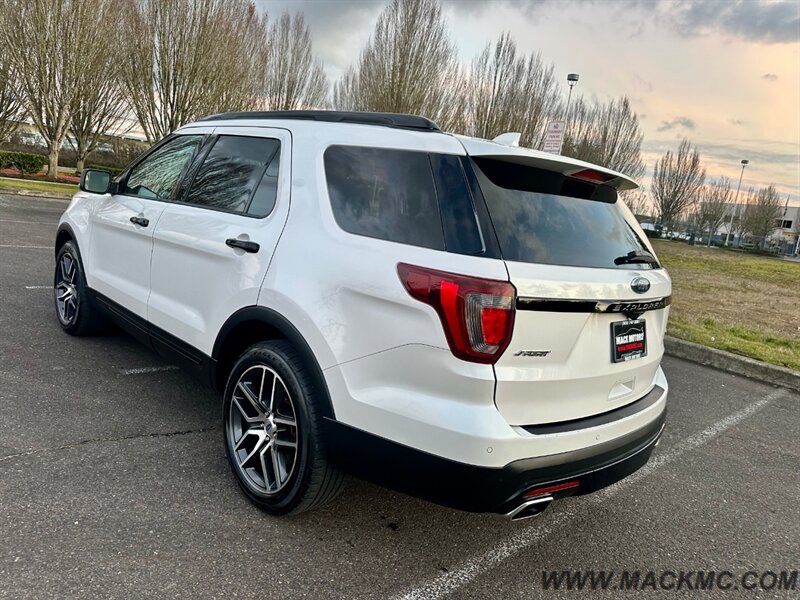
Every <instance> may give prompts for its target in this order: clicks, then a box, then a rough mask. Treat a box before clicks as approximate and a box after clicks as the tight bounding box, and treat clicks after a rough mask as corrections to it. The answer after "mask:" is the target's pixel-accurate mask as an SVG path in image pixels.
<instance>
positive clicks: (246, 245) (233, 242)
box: [225, 238, 261, 253]
mask: <svg viewBox="0 0 800 600" xmlns="http://www.w3.org/2000/svg"><path fill="white" fill-rule="evenodd" d="M225 243H226V244H227V245H228V246H230V247H231V248H239V250H244V251H245V252H254V253H255V252H258V251H259V249H260V248H261V246H259V245H258V244H256V243H255V242H248V241H246V240H240V239H237V238H228V239H227V240H225Z"/></svg>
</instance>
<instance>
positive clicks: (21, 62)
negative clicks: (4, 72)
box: [0, 0, 105, 178]
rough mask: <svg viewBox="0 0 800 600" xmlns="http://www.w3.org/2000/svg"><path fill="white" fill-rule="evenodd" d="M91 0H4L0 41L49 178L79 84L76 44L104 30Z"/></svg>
mask: <svg viewBox="0 0 800 600" xmlns="http://www.w3.org/2000/svg"><path fill="white" fill-rule="evenodd" d="M95 4H96V3H95V2H93V1H86V0H36V1H35V2H33V1H30V0H3V4H2V10H0V46H2V48H3V53H5V54H6V55H7V57H8V59H9V60H10V62H11V64H12V69H13V71H14V73H15V74H16V82H17V85H18V87H17V95H18V97H19V99H20V101H21V102H22V104H23V106H24V107H25V109H26V112H27V114H28V115H29V116H30V118H31V120H32V121H33V124H34V126H35V127H36V129H37V130H38V131H39V133H40V134H41V136H42V137H43V138H44V140H45V143H46V144H47V148H48V151H49V166H48V170H47V175H48V177H51V178H54V177H56V175H57V174H58V154H59V150H60V148H61V143H62V141H63V140H64V136H65V135H66V133H67V129H68V127H69V117H70V110H71V108H72V105H73V101H74V99H75V94H76V92H77V89H78V87H79V85H80V81H81V72H82V68H83V64H82V56H81V53H80V52H79V51H76V49H78V48H80V47H82V45H84V43H86V41H87V40H89V41H91V40H93V39H95V38H97V37H99V36H102V35H103V34H104V31H103V27H105V24H104V23H101V22H100V19H98V18H97V14H96V6H95Z"/></svg>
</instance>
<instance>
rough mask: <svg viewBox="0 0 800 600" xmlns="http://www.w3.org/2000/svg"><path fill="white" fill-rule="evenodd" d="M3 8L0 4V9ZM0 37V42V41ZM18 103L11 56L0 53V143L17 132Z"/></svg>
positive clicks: (0, 37)
mask: <svg viewBox="0 0 800 600" xmlns="http://www.w3.org/2000/svg"><path fill="white" fill-rule="evenodd" d="M2 7H3V4H2V2H0V8H2ZM2 39H3V38H2V36H1V35H0V40H2ZM20 108H21V107H20V103H19V95H18V91H17V76H16V73H14V70H13V68H12V62H11V55H10V53H8V52H0V142H4V141H6V140H8V139H10V138H11V135H12V134H13V133H14V132H15V131H16V130H17V125H18V123H17V120H18V119H20V118H21V116H20Z"/></svg>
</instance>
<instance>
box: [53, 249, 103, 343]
mask: <svg viewBox="0 0 800 600" xmlns="http://www.w3.org/2000/svg"><path fill="white" fill-rule="evenodd" d="M65 294H66V295H65ZM65 298H69V299H68V300H64V299H65ZM53 301H54V303H55V308H56V319H58V324H59V325H61V328H62V329H63V330H64V331H66V332H67V333H68V334H70V335H76V336H83V335H92V334H94V333H98V332H99V331H101V330H102V329H103V328H104V327H105V324H106V319H105V316H104V315H103V314H102V313H101V312H100V309H99V308H98V307H97V306H96V305H95V303H94V299H93V298H92V297H91V296H90V295H89V291H88V289H87V287H86V277H85V275H84V270H83V262H82V261H81V255H80V252H79V251H78V246H77V244H75V242H73V241H72V240H70V241H68V242H65V243H64V244H63V245H62V246H61V247H60V248H59V249H58V253H57V254H56V268H55V273H54V275H53Z"/></svg>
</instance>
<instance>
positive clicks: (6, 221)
mask: <svg viewBox="0 0 800 600" xmlns="http://www.w3.org/2000/svg"><path fill="white" fill-rule="evenodd" d="M0 223H26V224H28V225H58V221H20V220H17V219H0Z"/></svg>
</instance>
